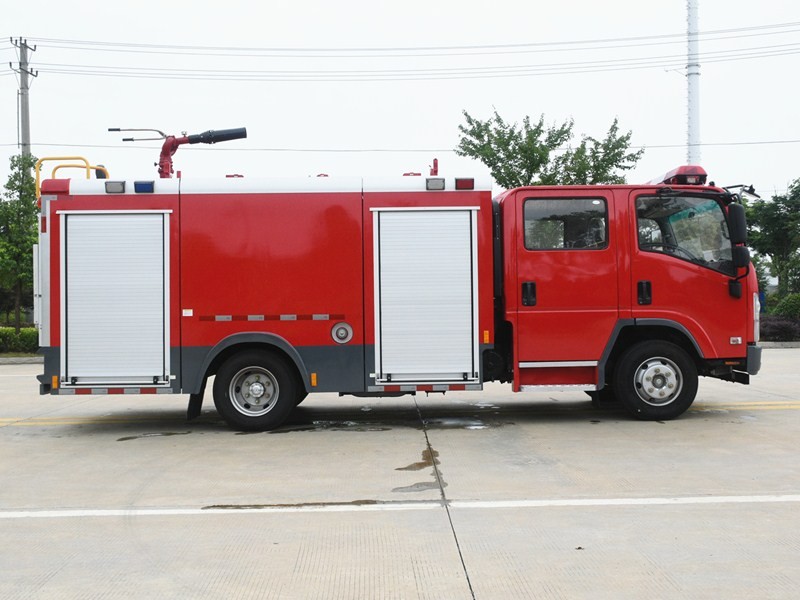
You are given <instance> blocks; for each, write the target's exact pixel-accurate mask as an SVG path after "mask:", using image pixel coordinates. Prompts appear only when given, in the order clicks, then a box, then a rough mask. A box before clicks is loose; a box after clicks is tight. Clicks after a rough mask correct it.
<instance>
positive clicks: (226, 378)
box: [214, 350, 299, 431]
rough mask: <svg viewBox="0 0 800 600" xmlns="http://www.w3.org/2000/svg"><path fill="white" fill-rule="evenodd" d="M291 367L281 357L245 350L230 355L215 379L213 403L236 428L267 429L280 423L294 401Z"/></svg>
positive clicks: (293, 382) (291, 407)
mask: <svg viewBox="0 0 800 600" xmlns="http://www.w3.org/2000/svg"><path fill="white" fill-rule="evenodd" d="M298 396H299V394H298V387H297V383H296V378H295V377H294V373H293V372H292V368H291V367H290V366H289V365H288V364H287V362H286V361H285V360H283V359H282V358H281V357H279V356H277V355H275V354H272V353H269V352H264V351H261V350H247V351H244V352H240V353H238V354H235V355H234V356H232V357H231V358H229V359H228V360H227V361H226V362H225V363H223V365H222V366H221V367H220V369H219V371H217V376H216V378H215V379H214V405H215V406H216V407H217V412H219V414H220V415H221V416H222V418H223V419H225V421H227V423H228V424H229V425H230V426H231V427H234V428H235V429H240V430H243V431H266V430H268V429H274V428H276V427H279V426H280V425H281V424H282V423H283V422H284V421H285V420H286V417H288V416H289V413H290V412H291V411H292V409H293V408H294V407H295V406H296V404H297V399H298Z"/></svg>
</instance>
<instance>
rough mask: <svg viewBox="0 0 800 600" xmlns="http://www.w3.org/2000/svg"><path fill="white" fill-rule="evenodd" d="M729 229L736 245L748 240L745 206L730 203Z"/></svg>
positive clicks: (732, 240)
mask: <svg viewBox="0 0 800 600" xmlns="http://www.w3.org/2000/svg"><path fill="white" fill-rule="evenodd" d="M728 231H729V233H730V236H731V244H733V245H734V246H735V245H736V244H744V243H746V242H747V222H746V221H745V218H744V206H742V205H741V204H729V205H728Z"/></svg>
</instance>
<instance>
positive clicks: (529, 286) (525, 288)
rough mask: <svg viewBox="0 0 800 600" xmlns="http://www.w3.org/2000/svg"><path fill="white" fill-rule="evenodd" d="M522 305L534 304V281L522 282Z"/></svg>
mask: <svg viewBox="0 0 800 600" xmlns="http://www.w3.org/2000/svg"><path fill="white" fill-rule="evenodd" d="M522 306H536V282H535V281H526V282H525V283H523V284H522Z"/></svg>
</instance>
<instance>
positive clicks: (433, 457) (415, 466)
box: [395, 448, 439, 471]
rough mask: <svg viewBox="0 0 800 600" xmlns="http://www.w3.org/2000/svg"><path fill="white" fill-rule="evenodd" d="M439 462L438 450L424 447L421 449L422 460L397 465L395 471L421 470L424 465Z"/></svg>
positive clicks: (428, 465)
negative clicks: (405, 464)
mask: <svg viewBox="0 0 800 600" xmlns="http://www.w3.org/2000/svg"><path fill="white" fill-rule="evenodd" d="M438 464H439V452H438V451H437V450H429V449H427V448H426V449H425V450H423V451H422V460H421V461H419V462H415V463H411V464H410V465H408V466H405V467H397V468H396V469H395V471H421V470H422V469H424V468H426V467H433V465H438Z"/></svg>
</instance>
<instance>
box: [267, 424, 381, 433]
mask: <svg viewBox="0 0 800 600" xmlns="http://www.w3.org/2000/svg"><path fill="white" fill-rule="evenodd" d="M391 429H392V428H391V427H386V426H385V425H383V424H381V423H362V422H358V421H312V422H311V423H297V424H296V425H286V426H285V427H279V428H278V429H274V430H272V431H269V432H267V433H270V434H275V433H297V432H300V431H351V432H356V433H365V432H370V431H391Z"/></svg>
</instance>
